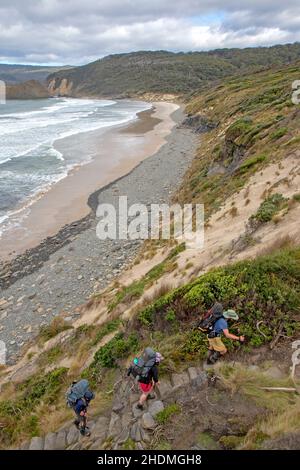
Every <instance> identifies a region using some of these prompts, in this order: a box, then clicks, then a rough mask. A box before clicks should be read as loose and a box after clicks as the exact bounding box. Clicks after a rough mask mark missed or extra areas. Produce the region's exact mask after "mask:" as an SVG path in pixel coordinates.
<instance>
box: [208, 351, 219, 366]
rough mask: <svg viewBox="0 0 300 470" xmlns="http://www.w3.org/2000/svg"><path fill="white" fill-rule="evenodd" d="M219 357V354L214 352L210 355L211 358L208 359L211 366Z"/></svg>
mask: <svg viewBox="0 0 300 470" xmlns="http://www.w3.org/2000/svg"><path fill="white" fill-rule="evenodd" d="M220 357H221V354H220V353H219V351H214V353H213V354H212V356H211V358H210V361H211V364H215V363H216V362H217V361H218V360H219V359H220Z"/></svg>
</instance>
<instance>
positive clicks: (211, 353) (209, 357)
mask: <svg viewBox="0 0 300 470" xmlns="http://www.w3.org/2000/svg"><path fill="white" fill-rule="evenodd" d="M214 352H215V351H214V350H213V349H209V350H208V353H207V358H206V362H207V364H214V363H213V362H212V361H211V359H212V356H213V354H214Z"/></svg>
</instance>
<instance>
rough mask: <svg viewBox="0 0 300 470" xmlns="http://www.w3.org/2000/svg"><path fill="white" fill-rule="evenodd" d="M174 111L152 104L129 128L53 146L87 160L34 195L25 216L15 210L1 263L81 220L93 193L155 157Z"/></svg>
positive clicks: (0, 242) (0, 245) (0, 243)
mask: <svg viewBox="0 0 300 470" xmlns="http://www.w3.org/2000/svg"><path fill="white" fill-rule="evenodd" d="M176 109H178V105H176V104H174V103H165V102H157V103H153V107H152V109H151V110H148V111H143V112H141V113H139V116H138V119H137V120H136V121H133V122H131V123H129V124H126V125H119V126H114V127H112V128H108V129H102V130H98V131H92V132H86V133H82V134H79V135H78V136H77V137H76V138H75V139H74V137H73V136H71V137H67V138H64V139H61V140H58V141H56V143H55V147H56V148H57V150H59V151H60V152H62V153H63V154H64V155H65V154H67V153H68V152H72V149H73V148H74V146H76V151H78V148H79V149H81V150H82V152H88V154H89V155H91V156H92V160H91V161H90V162H89V163H87V164H84V165H82V166H77V167H76V168H74V169H73V170H72V171H70V173H69V174H68V176H67V177H66V178H64V179H62V180H61V181H59V182H58V183H56V184H55V185H53V186H52V187H51V188H50V189H49V190H48V191H47V192H45V193H42V194H39V195H38V196H37V198H36V201H35V202H34V203H33V204H32V205H31V206H30V208H29V211H28V209H25V210H24V211H22V210H21V211H20V213H19V217H20V220H21V223H20V225H19V227H17V228H13V229H12V230H7V231H6V232H4V233H3V235H2V237H1V238H0V259H1V260H2V261H3V260H6V259H10V258H13V257H15V256H16V255H18V254H20V253H22V252H24V251H25V250H27V249H29V248H32V247H34V246H36V245H37V244H39V243H40V242H41V241H42V240H43V239H45V238H46V237H49V236H53V235H54V234H55V233H57V232H58V231H59V230H60V229H61V228H62V227H63V226H64V225H66V224H69V223H71V222H73V221H75V220H78V219H80V218H82V217H85V216H86V215H87V214H88V213H89V211H90V207H89V206H88V204H87V201H88V197H89V195H90V194H91V193H92V192H94V191H96V190H97V189H99V188H102V187H104V186H106V185H107V184H109V183H111V182H112V181H115V180H116V179H118V178H120V177H121V176H124V175H126V174H127V173H128V172H130V171H131V170H132V169H133V168H134V167H135V166H136V165H137V164H139V163H140V162H141V161H143V160H144V159H145V158H147V157H149V156H150V155H153V154H154V153H155V152H157V150H158V149H159V148H160V146H161V145H162V144H163V143H164V142H165V138H166V136H167V135H168V134H169V133H170V131H171V130H172V128H173V127H174V125H175V122H174V121H173V120H172V118H171V114H172V113H173V112H174V111H175V110H176ZM27 212H29V213H28V215H27V214H26V213H27ZM25 214H26V216H25Z"/></svg>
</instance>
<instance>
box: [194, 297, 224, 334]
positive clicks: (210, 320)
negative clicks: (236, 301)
mask: <svg viewBox="0 0 300 470" xmlns="http://www.w3.org/2000/svg"><path fill="white" fill-rule="evenodd" d="M222 316H223V305H222V304H220V303H218V302H216V303H215V304H214V305H213V307H212V308H211V309H210V310H209V311H208V312H207V313H206V314H205V315H204V317H203V319H202V320H201V321H200V323H199V324H198V329H199V330H201V331H203V332H205V333H210V332H211V331H212V330H213V329H214V326H215V323H216V321H217V320H219V319H220V318H221V317H222Z"/></svg>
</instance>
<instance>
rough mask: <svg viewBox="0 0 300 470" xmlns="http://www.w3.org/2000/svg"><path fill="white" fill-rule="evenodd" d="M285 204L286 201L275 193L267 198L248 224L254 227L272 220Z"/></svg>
mask: <svg viewBox="0 0 300 470" xmlns="http://www.w3.org/2000/svg"><path fill="white" fill-rule="evenodd" d="M286 202H287V199H286V198H284V197H283V196H282V194H279V193H275V194H273V195H272V196H269V197H267V198H266V199H265V200H264V201H263V202H262V203H261V205H260V206H259V208H258V211H257V212H256V214H254V215H252V216H251V217H250V219H249V221H250V224H252V225H254V226H255V225H260V224H263V223H266V222H269V221H270V220H272V218H273V217H274V215H275V214H277V212H279V211H280V210H281V209H282V208H283V206H284V204H285V203H286Z"/></svg>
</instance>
